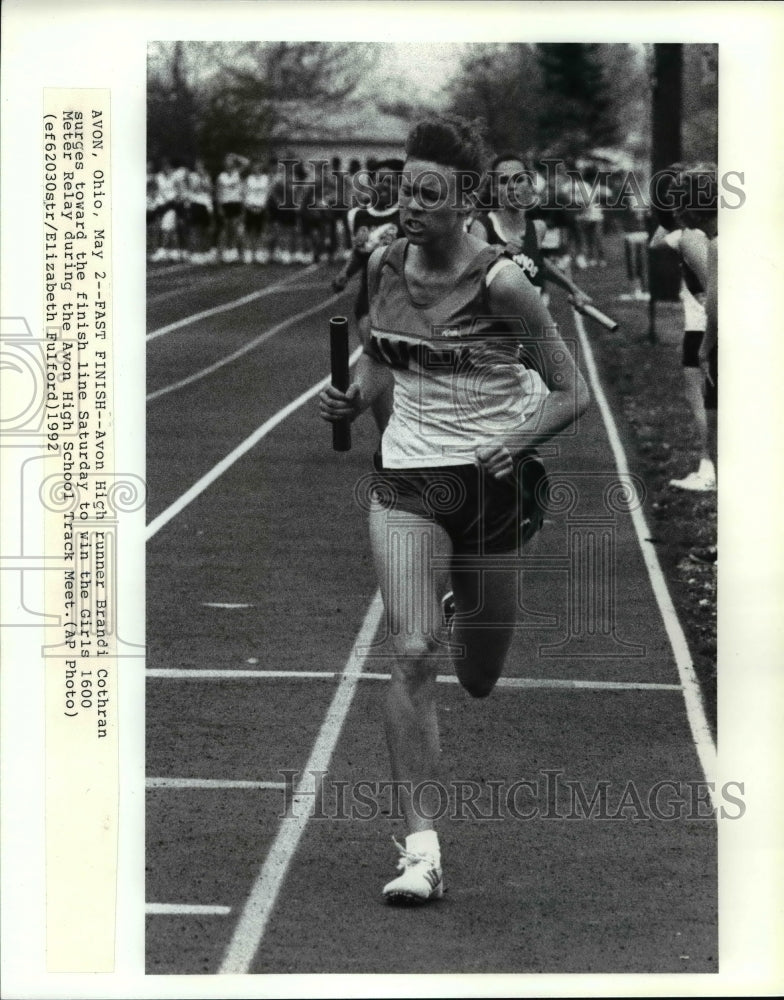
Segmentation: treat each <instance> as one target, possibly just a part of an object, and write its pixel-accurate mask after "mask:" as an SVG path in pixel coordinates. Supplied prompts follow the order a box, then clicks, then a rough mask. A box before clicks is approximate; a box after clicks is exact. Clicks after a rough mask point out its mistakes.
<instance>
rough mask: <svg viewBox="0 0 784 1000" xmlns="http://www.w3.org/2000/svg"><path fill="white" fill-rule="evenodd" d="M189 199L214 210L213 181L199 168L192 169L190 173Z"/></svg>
mask: <svg viewBox="0 0 784 1000" xmlns="http://www.w3.org/2000/svg"><path fill="white" fill-rule="evenodd" d="M187 196H188V200H189V201H191V202H193V203H194V204H196V205H204V207H205V208H208V209H210V210H212V181H211V180H210V178H209V177H208V176H206V175H204V174H200V173H199V172H198V170H192V171H191V172H190V173H189V174H188V188H187Z"/></svg>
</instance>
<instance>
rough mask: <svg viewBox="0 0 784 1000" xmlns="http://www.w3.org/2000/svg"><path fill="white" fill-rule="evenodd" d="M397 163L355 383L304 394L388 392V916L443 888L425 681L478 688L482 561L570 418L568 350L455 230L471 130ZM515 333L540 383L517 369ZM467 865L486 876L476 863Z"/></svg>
mask: <svg viewBox="0 0 784 1000" xmlns="http://www.w3.org/2000/svg"><path fill="white" fill-rule="evenodd" d="M406 153H407V159H406V162H405V169H404V173H403V179H402V182H401V185H400V199H399V201H400V218H401V222H402V225H403V230H404V232H405V238H403V239H399V240H395V242H394V243H392V244H391V245H390V246H388V247H386V248H379V249H377V250H376V251H375V253H374V254H373V256H372V258H371V261H370V264H369V267H368V287H369V289H370V296H369V297H370V336H369V340H368V342H367V343H366V346H365V351H364V353H363V355H362V356H361V357H360V359H359V362H358V364H357V368H356V372H355V380H354V382H353V384H352V385H351V386H350V387H349V389H348V391H347V392H345V393H343V392H340V391H339V390H337V389H335V388H334V387H331V386H330V387H329V388H327V389H325V390H324V391H323V392H322V393H321V396H320V401H321V415H322V417H323V418H324V419H325V420H329V421H337V420H343V419H349V420H351V419H354V418H355V417H356V416H357V415H358V414H359V413H361V412H362V411H364V410H365V409H367V408H368V407H369V406H370V405H371V402H372V400H373V399H374V398H375V397H376V396H377V394H378V393H379V392H384V391H385V390H386V386H387V384H388V378H389V374H390V373H391V374H392V376H393V378H394V382H395V393H394V410H393V413H392V417H391V419H390V420H389V423H388V425H387V427H386V430H385V431H384V435H383V438H382V441H381V448H380V450H379V453H378V454H377V456H376V459H375V468H376V472H377V478H376V487H375V488H374V490H373V491H372V496H371V499H370V504H369V506H370V515H369V517H370V536H371V546H372V550H373V555H374V560H375V563H376V569H377V575H378V581H379V586H380V588H381V592H382V596H383V599H384V607H385V611H386V623H387V630H386V635H387V637H388V642H389V644H390V646H391V648H392V649H393V650H394V655H393V658H392V676H391V680H390V683H389V686H388V691H387V699H386V705H385V727H386V734H387V745H388V749H389V754H390V762H391V778H392V780H393V782H394V783H395V787H396V788H398V789H400V792H401V795H400V799H401V805H402V808H403V812H404V815H405V819H406V825H407V829H408V835H407V836H406V842H405V846H403V845H400V844H398V845H397V846H398V848H399V851H400V858H399V863H398V870H399V871H400V874H399V876H398V877H397V878H394V879H392V880H391V881H390V882H388V883H387V884H386V885H385V886H384V888H383V895H384V897H385V899H386V900H387V901H388V902H389V903H402V904H408V903H426V902H428V901H429V900H433V899H438V898H440V897H441V896H442V895H443V890H444V886H443V875H442V865H441V847H440V843H439V838H438V835H437V833H436V830H435V827H434V822H433V818H432V817H433V816H435V815H436V813H437V812H438V808H439V805H440V801H441V797H440V793H439V791H438V789H437V787H434V786H437V784H438V782H439V779H440V778H441V773H440V764H439V759H440V745H439V732H438V719H437V712H436V687H437V685H436V677H437V674H438V672H439V669H438V668H439V667H440V666H442V665H443V663H444V657H445V655H446V654H448V653H451V656H452V662H453V665H454V668H455V671H456V673H457V677H458V679H459V681H460V683H461V684H462V685H463V687H464V689H465V690H466V691H468V693H469V694H470V695H471V696H473V697H474V698H485V697H487V696H488V695H489V694H490V693H491V691H492V690H493V687H494V686H495V684H496V682H497V680H498V678H499V676H500V674H501V672H502V670H503V666H504V660H505V657H506V653H507V650H508V648H509V644H510V642H511V639H512V635H513V630H514V627H515V619H516V613H517V610H516V609H517V606H518V598H519V595H518V592H517V586H518V581H517V577H518V574H516V573H509V572H508V571H507V570H499V569H498V568H497V557H498V556H499V555H502V554H503V553H509V554H511V553H516V552H517V551H518V550H519V548H520V547H521V546H522V545H523V544H525V542H527V541H528V539H530V538H531V537H532V536H533V535H534V534H535V533H536V532H537V530H538V529H539V527H540V525H541V520H542V509H541V507H540V505H539V502H540V501H541V492H540V491H541V488H542V487H543V486H544V482H543V479H544V477H545V475H546V474H545V471H544V468H543V466H542V465H541V463H540V462H539V461H538V459H537V457H536V453H535V451H533V450H532V449H534V448H536V446H537V445H539V444H541V443H544V442H545V441H547V440H549V439H550V438H551V437H552V436H553V435H555V434H556V433H558V431H560V430H562V429H564V428H565V427H567V426H569V425H570V424H571V423H572V422H573V421H574V420H575V419H576V417H577V416H578V415H579V414H580V413H582V412H583V410H584V409H585V408H586V406H587V405H588V394H587V389H586V387H585V383H584V381H583V379H582V377H581V376H580V374H579V371H578V370H577V367H576V365H575V364H574V361H573V359H572V357H571V355H570V353H569V351H568V348H567V347H566V345H565V344H564V343H563V342H562V340H561V338H560V337H559V336H558V334H557V327H556V325H555V324H554V322H553V319H552V317H551V316H550V314H549V313H548V312H547V310H546V309H545V308H544V306H543V305H542V301H541V297H540V296H539V295H538V293H537V292H536V291H535V289H534V288H533V287H532V285H531V283H530V282H529V281H527V280H526V278H525V277H524V275H523V273H522V270H521V268H519V267H518V266H517V265H515V264H513V262H512V261H511V260H510V259H508V258H507V257H505V255H504V250H503V247H501V246H489V245H488V244H486V243H483V242H481V241H479V240H478V239H476V238H475V237H473V236H471V235H469V234H468V233H466V231H465V217H466V215H467V213H468V211H469V210H470V207H471V203H470V196H471V193H472V190H471V189H472V187H474V186H475V185H476V184H478V183H479V181H480V180H481V177H482V175H483V174H484V172H485V165H486V158H485V147H484V143H483V141H482V137H481V135H479V134H478V131H477V128H476V126H475V124H473V123H470V122H467V121H465V120H464V119H461V118H458V117H457V116H455V115H442V116H438V117H435V116H434V117H433V118H430V119H427V120H425V121H422V122H419V123H418V124H416V125H415V126H414V127H413V128H412V129H411V131H410V133H409V136H408V140H407V143H406ZM466 182H468V183H466ZM511 317H514V319H510V318H511ZM518 317H519V323H518V322H517V318H518ZM523 331H527V333H524V332H523ZM469 333H470V337H468V336H467V335H468V334H469ZM528 338H530V340H529V341H528V343H526V344H525V346H526V347H527V348H528V349H529V350H531V351H535V352H536V353H537V354H538V356H539V361H540V367H541V369H542V371H543V376H542V377H540V376H539V375H538V374H537V372H535V371H533V370H530V369H526V368H525V367H524V366H523V365H522V364H520V362H519V356H520V355H519V349H520V347H521V346H523V344H524V343H525V341H526V340H528ZM477 380H479V382H480V383H481V385H482V392H481V393H476V391H475V387H476V385H477V384H478V383H477ZM537 498H538V499H537ZM434 557H435V558H434ZM486 557H489V559H488V561H487V562H486V561H485V560H486ZM455 558H456V559H457V560H458V561H457V562H452V561H453V559H455ZM464 560H467V562H466V561H464ZM450 562H451V563H452V565H451V568H450ZM467 563H468V565H467ZM450 586H451V588H452V590H453V592H454V594H453V596H454V612H455V613H454V615H453V616H451V620H450V621H449V622H447V621H446V620H444V617H442V611H441V602H442V599H444V598H445V597H447V592H448V590H449V587H450ZM486 739H488V740H490V739H492V736H491V734H490V733H487V734H486ZM416 789H419V790H420V792H422V794H421V797H420V798H419V800H417V793H416V791H415V790H416ZM423 790H424V791H423ZM477 864H478V865H479V866H480V868H479V877H480V878H486V877H487V875H486V870H485V868H484V867H483V861H482V859H481V858H480V859H477ZM476 877H477V875H476V874H475V875H473V876H471V880H472V881H474V880H475V879H476Z"/></svg>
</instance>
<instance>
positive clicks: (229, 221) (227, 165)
mask: <svg viewBox="0 0 784 1000" xmlns="http://www.w3.org/2000/svg"><path fill="white" fill-rule="evenodd" d="M247 162H248V161H247V160H246V159H245V158H244V157H242V156H237V155H236V154H235V153H228V154H227V155H226V157H225V159H224V161H223V170H222V171H221V172H220V173H219V174H218V178H217V180H216V182H215V217H216V221H217V223H218V227H219V231H218V256H219V260H220V261H221V262H222V263H224V264H230V263H232V262H233V261H237V260H239V259H240V250H241V248H242V199H243V187H244V184H243V180H242V175H241V173H240V171H241V170H242V168H243V167H244V166H246V165H247Z"/></svg>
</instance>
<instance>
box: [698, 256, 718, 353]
mask: <svg viewBox="0 0 784 1000" xmlns="http://www.w3.org/2000/svg"><path fill="white" fill-rule="evenodd" d="M705 314H706V316H707V320H708V322H707V325H706V327H705V336H704V337H703V338H702V344H701V345H700V357H701V358H704V359H707V357H708V355H709V354H710V352H711V350H712V349H713V348H714V347H715V346H716V344H717V342H718V339H719V247H718V240H716V239H713V240H711V241H710V243H709V244H708V288H707V295H706V296H705Z"/></svg>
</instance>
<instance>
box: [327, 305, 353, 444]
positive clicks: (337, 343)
mask: <svg viewBox="0 0 784 1000" xmlns="http://www.w3.org/2000/svg"><path fill="white" fill-rule="evenodd" d="M329 356H330V363H331V368H332V384H333V386H334V387H335V388H336V389H340V391H341V392H345V391H346V389H348V386H349V382H348V320H347V319H346V317H345V316H333V317H332V319H330V321H329ZM332 450H333V451H351V424H350V423H349V421H348V420H340V421H338V423H335V424H333V425H332Z"/></svg>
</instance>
